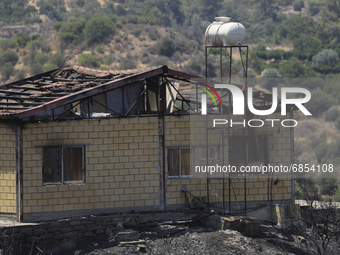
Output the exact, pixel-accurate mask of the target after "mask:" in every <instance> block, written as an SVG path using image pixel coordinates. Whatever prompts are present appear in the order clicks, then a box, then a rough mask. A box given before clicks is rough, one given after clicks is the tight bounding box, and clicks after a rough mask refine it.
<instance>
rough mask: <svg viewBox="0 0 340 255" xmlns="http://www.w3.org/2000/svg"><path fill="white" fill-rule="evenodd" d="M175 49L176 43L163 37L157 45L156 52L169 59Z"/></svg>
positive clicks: (167, 37)
mask: <svg viewBox="0 0 340 255" xmlns="http://www.w3.org/2000/svg"><path fill="white" fill-rule="evenodd" d="M175 49H176V43H175V41H174V40H173V39H171V38H170V37H169V36H168V35H166V36H163V37H162V38H161V39H160V40H159V42H158V43H157V51H158V53H159V54H160V55H163V56H167V57H171V56H172V55H173V54H174V52H175Z"/></svg>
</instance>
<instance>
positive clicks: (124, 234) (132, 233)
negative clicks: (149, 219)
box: [115, 230, 139, 242]
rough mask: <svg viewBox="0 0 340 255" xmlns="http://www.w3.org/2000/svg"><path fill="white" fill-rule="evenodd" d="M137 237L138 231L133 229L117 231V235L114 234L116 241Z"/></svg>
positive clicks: (132, 239) (134, 239)
mask: <svg viewBox="0 0 340 255" xmlns="http://www.w3.org/2000/svg"><path fill="white" fill-rule="evenodd" d="M138 239H139V232H138V231H135V230H128V231H124V232H118V233H117V235H116V236H115V240H116V241H117V242H126V241H137V240H138Z"/></svg>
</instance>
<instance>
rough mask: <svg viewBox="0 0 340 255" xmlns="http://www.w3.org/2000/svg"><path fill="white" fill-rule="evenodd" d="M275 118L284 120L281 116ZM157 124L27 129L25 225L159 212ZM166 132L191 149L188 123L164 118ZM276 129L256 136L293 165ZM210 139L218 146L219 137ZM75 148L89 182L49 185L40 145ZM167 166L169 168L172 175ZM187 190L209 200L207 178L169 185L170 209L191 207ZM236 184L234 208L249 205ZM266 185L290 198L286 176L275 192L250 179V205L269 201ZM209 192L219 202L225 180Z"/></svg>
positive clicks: (129, 121) (152, 120)
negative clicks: (81, 153)
mask: <svg viewBox="0 0 340 255" xmlns="http://www.w3.org/2000/svg"><path fill="white" fill-rule="evenodd" d="M256 118H259V117H256ZM271 118H275V119H280V118H281V116H280V115H275V116H271ZM157 123H158V121H157V117H136V118H121V119H102V120H94V119H91V120H70V121H62V122H48V123H28V124H26V125H25V127H24V130H23V148H24V149H23V154H24V176H23V178H24V199H23V210H24V220H33V219H34V218H37V217H39V218H41V217H45V216H46V217H47V218H49V217H50V216H52V215H54V216H56V217H57V218H58V215H59V217H62V216H66V215H68V214H67V213H66V214H65V212H69V213H71V214H70V215H72V213H73V212H75V213H76V214H78V213H79V214H87V213H99V212H115V211H119V210H131V209H134V210H146V209H148V210H150V209H156V208H157V206H158V203H159V173H158V171H157V170H156V168H157V167H158V165H159V162H158V127H157ZM165 127H166V129H165V139H166V142H165V145H166V147H167V148H169V147H171V146H188V147H189V146H190V132H191V130H190V128H191V127H190V116H188V115H186V116H185V115H181V116H166V117H165ZM278 128H279V126H275V127H274V128H271V127H268V123H267V124H266V126H264V127H262V128H259V129H258V133H259V134H267V135H268V151H269V163H270V164H272V165H280V164H283V165H289V164H290V163H291V162H290V161H291V157H290V151H291V150H290V148H291V141H292V139H291V137H290V135H291V132H290V128H285V127H282V126H281V127H280V129H278ZM268 132H269V133H268ZM212 139H213V140H216V141H218V137H213V138H212ZM72 144H87V145H85V150H86V161H85V162H86V181H85V182H84V183H78V184H63V185H44V184H43V181H42V155H43V148H42V147H41V146H49V145H72ZM14 155H15V154H14ZM166 158H167V157H166ZM14 163H15V162H14ZM167 165H168V164H167V162H166V170H168V169H167ZM183 185H186V186H187V190H188V191H190V192H191V193H192V194H193V195H195V196H198V197H205V199H206V194H207V193H206V179H205V178H200V179H197V178H167V182H166V189H167V204H168V205H181V206H183V205H184V204H185V196H184V193H183V192H180V188H181V187H182V186H183ZM232 185H233V190H234V191H233V192H232V196H231V197H232V201H236V200H237V201H244V188H243V187H244V186H243V185H244V180H243V179H242V178H241V179H233V180H232ZM268 185H269V187H270V189H271V192H272V196H271V197H270V198H271V199H273V200H288V199H291V190H292V189H291V180H290V175H287V174H286V175H280V176H279V177H278V182H277V184H276V185H271V184H270V183H269V182H268V177H266V178H249V179H248V180H247V191H246V192H247V200H248V201H266V200H269V199H270V198H269V195H268ZM211 186H212V187H211V191H210V197H209V201H210V202H221V201H222V192H223V188H222V180H221V179H212V180H211ZM227 187H228V182H227V181H226V183H225V195H226V196H228V195H229V194H228V188H227ZM235 196H236V199H235ZM84 210H85V211H84ZM58 213H59V214H58ZM47 215H49V216H47Z"/></svg>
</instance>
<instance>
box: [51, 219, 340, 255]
mask: <svg viewBox="0 0 340 255" xmlns="http://www.w3.org/2000/svg"><path fill="white" fill-rule="evenodd" d="M134 230H135V231H138V232H139V238H138V241H137V242H135V243H132V244H131V243H126V244H123V245H122V243H119V242H118V241H117V240H115V238H114V237H111V238H110V237H108V235H103V236H100V237H95V238H91V239H85V240H81V241H78V242H76V243H68V244H65V245H63V246H61V247H58V248H57V249H54V250H53V251H49V252H48V254H51V253H52V254H66V255H71V254H72V255H85V254H87V255H103V254H117V255H118V254H159V255H161V254H162V255H164V254H173V255H175V254H193V255H194V254H195V255H197V254H204V255H205V254H242V255H244V254H268V255H269V254H270V255H273V254H282V255H284V254H311V252H313V251H309V252H307V249H306V243H303V242H301V240H300V241H299V240H298V238H297V235H294V234H292V231H288V230H283V229H280V228H278V227H276V226H273V225H270V224H261V227H260V234H259V236H257V237H247V236H244V235H243V234H241V233H240V232H237V231H235V230H230V229H227V230H217V231H216V230H213V229H211V228H209V227H207V226H205V225H202V224H197V223H196V224H191V225H187V226H185V225H180V226H177V225H176V226H171V225H163V226H157V227H152V228H151V227H150V228H144V229H134ZM307 245H308V243H307ZM329 254H340V246H339V244H336V245H335V246H334V245H333V250H332V253H329Z"/></svg>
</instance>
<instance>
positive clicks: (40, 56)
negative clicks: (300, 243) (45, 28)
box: [34, 52, 50, 65]
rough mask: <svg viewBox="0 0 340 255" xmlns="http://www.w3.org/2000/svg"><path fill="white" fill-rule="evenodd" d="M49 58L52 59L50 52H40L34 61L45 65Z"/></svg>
mask: <svg viewBox="0 0 340 255" xmlns="http://www.w3.org/2000/svg"><path fill="white" fill-rule="evenodd" d="M49 59H50V55H49V54H48V53H41V52H38V53H37V54H36V55H35V58H34V61H35V63H39V64H41V65H44V64H45V63H46V62H47V61H48V60H49Z"/></svg>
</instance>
